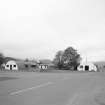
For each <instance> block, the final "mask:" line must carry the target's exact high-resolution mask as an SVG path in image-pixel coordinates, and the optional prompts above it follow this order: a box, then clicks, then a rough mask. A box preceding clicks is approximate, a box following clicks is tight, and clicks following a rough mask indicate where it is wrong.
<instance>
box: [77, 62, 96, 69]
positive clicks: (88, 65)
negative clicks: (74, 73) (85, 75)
mask: <svg viewBox="0 0 105 105" xmlns="http://www.w3.org/2000/svg"><path fill="white" fill-rule="evenodd" d="M77 70H78V71H97V67H96V66H95V65H94V64H93V63H90V62H83V63H81V64H80V65H79V66H78V67H77Z"/></svg>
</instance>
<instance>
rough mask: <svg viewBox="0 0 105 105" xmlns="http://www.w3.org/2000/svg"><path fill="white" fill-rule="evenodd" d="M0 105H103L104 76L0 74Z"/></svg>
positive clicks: (96, 74) (104, 101)
mask: <svg viewBox="0 0 105 105" xmlns="http://www.w3.org/2000/svg"><path fill="white" fill-rule="evenodd" d="M0 105H105V73H104V72H101V73H100V72H89V73H88V72H87V73H85V72H84V73H79V72H74V73H72V72H70V73H35V72H29V73H28V72H0Z"/></svg>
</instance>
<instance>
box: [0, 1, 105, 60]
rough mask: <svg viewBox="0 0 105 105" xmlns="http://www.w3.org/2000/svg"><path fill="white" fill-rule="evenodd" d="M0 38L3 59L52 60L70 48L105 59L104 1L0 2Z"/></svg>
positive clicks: (84, 57)
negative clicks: (58, 52) (57, 54)
mask: <svg viewBox="0 0 105 105" xmlns="http://www.w3.org/2000/svg"><path fill="white" fill-rule="evenodd" d="M0 37H1V38H0V52H2V53H3V54H4V55H5V56H11V57H16V58H35V59H53V58H54V56H55V54H56V52H57V51H59V50H65V49H66V48H67V47H69V46H72V47H74V48H75V49H77V51H78V53H80V54H81V56H82V57H83V59H84V60H85V59H86V58H87V59H88V60H89V61H99V60H105V0H1V1H0Z"/></svg>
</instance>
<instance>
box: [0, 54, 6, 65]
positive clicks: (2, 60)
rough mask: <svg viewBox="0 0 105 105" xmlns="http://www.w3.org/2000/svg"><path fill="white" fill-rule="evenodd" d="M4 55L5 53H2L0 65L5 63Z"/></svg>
mask: <svg viewBox="0 0 105 105" xmlns="http://www.w3.org/2000/svg"><path fill="white" fill-rule="evenodd" d="M4 60H5V59H4V55H3V53H0V66H1V64H3V63H4Z"/></svg>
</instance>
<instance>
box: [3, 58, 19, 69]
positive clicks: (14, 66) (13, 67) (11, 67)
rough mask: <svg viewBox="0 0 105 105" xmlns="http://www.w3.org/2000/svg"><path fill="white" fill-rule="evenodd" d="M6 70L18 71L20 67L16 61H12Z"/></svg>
mask: <svg viewBox="0 0 105 105" xmlns="http://www.w3.org/2000/svg"><path fill="white" fill-rule="evenodd" d="M5 69H6V70H18V65H17V63H16V62H15V61H13V60H10V61H8V62H6V64H5Z"/></svg>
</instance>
